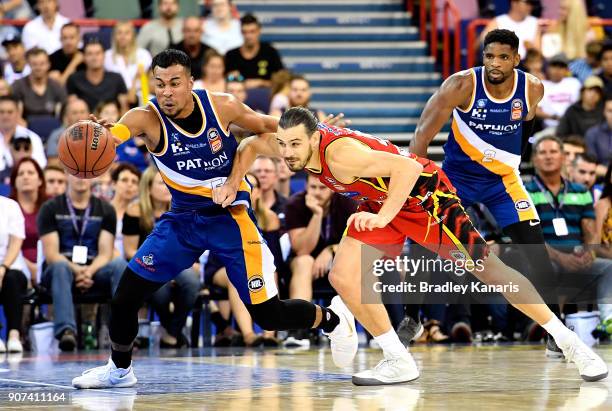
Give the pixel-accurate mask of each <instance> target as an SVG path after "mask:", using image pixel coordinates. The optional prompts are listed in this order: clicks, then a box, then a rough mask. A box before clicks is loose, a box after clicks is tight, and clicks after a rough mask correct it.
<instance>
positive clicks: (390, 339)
mask: <svg viewBox="0 0 612 411" xmlns="http://www.w3.org/2000/svg"><path fill="white" fill-rule="evenodd" d="M374 340H376V342H377V343H378V345H380V348H382V350H383V353H384V355H385V358H398V357H405V356H408V350H407V349H406V347H404V344H402V342H401V341H400V339H399V337H398V336H397V333H396V332H395V330H394V329H393V328H391V329H390V330H389V331H387V332H386V333H384V334H381V335H379V336H378V337H374Z"/></svg>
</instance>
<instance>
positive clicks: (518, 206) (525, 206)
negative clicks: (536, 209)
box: [514, 200, 531, 211]
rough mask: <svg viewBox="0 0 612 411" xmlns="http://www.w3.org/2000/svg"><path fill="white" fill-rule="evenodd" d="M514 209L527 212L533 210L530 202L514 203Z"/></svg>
mask: <svg viewBox="0 0 612 411" xmlns="http://www.w3.org/2000/svg"><path fill="white" fill-rule="evenodd" d="M514 208H516V209H517V210H518V211H525V210H529V209H530V208H531V203H530V202H529V201H528V200H518V201H517V202H516V203H514Z"/></svg>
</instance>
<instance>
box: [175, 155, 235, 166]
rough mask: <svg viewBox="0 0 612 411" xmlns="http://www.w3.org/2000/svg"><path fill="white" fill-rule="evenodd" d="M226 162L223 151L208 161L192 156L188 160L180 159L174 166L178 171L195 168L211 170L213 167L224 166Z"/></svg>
mask: <svg viewBox="0 0 612 411" xmlns="http://www.w3.org/2000/svg"><path fill="white" fill-rule="evenodd" d="M227 163H228V158H227V153H226V152H225V151H224V152H223V153H221V154H220V155H219V156H218V157H215V158H213V159H212V160H210V161H206V160H203V159H201V158H192V159H188V160H180V161H177V162H176V167H177V169H178V170H179V171H183V170H185V171H189V170H195V169H203V170H204V171H208V170H212V169H215V168H221V167H224V166H225V165H226V164H227Z"/></svg>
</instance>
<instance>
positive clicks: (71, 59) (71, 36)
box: [49, 23, 85, 85]
mask: <svg viewBox="0 0 612 411" xmlns="http://www.w3.org/2000/svg"><path fill="white" fill-rule="evenodd" d="M60 42H61V43H62V47H61V48H60V49H59V50H57V51H55V52H54V53H53V54H51V55H50V56H49V60H50V61H51V72H50V73H49V77H51V78H52V79H54V80H56V81H57V82H58V83H60V84H62V85H64V84H66V81H67V80H68V77H70V75H71V74H72V73H74V72H75V71H77V70H85V63H83V52H82V51H81V50H79V43H80V42H81V32H80V30H79V26H77V25H76V24H74V23H66V24H64V26H63V27H62V30H61V32H60Z"/></svg>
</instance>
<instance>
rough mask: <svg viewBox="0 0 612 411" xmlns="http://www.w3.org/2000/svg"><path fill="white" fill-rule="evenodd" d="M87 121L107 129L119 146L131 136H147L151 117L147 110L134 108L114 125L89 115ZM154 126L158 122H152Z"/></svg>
mask: <svg viewBox="0 0 612 411" xmlns="http://www.w3.org/2000/svg"><path fill="white" fill-rule="evenodd" d="M89 119H90V120H92V121H95V122H96V123H98V124H100V125H101V126H103V127H106V128H107V129H109V130H110V132H111V134H112V135H113V138H114V140H115V144H116V145H120V144H122V143H125V142H126V141H127V140H129V139H130V138H131V137H132V136H139V135H141V134H147V127H150V125H151V119H152V117H151V113H150V112H149V110H148V109H147V108H143V107H136V108H133V109H131V110H129V111H128V112H127V113H125V114H124V115H123V117H121V118H120V119H119V121H118V122H116V123H113V122H111V121H109V120H107V119H104V118H97V117H96V116H94V115H93V114H90V115H89ZM153 120H157V119H153ZM154 124H158V122H157V121H154Z"/></svg>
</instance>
